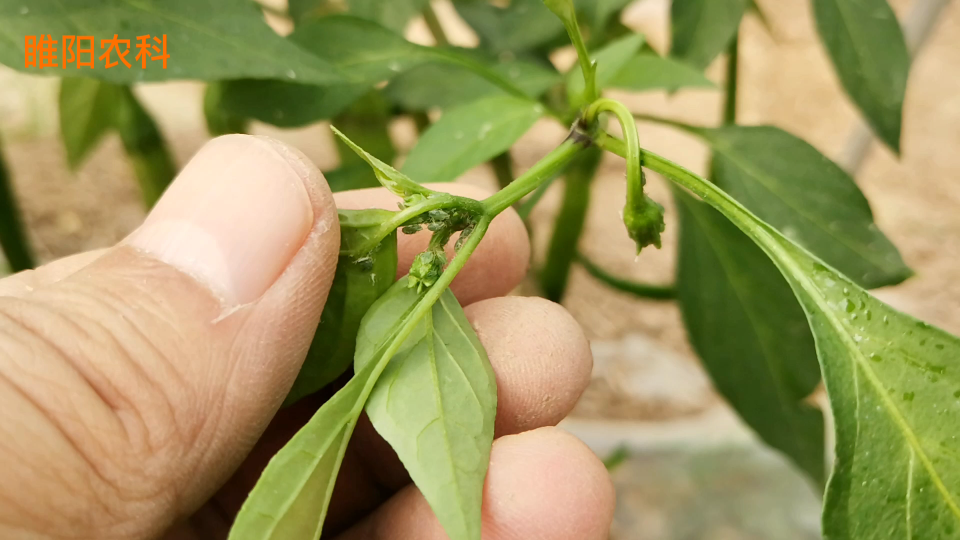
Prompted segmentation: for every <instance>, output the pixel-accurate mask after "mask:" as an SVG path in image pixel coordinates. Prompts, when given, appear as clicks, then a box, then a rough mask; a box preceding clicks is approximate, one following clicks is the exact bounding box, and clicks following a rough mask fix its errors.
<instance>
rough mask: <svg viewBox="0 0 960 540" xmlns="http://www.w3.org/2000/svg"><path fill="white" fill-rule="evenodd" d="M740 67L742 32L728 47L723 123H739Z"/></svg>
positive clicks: (736, 35) (737, 34) (734, 36)
mask: <svg viewBox="0 0 960 540" xmlns="http://www.w3.org/2000/svg"><path fill="white" fill-rule="evenodd" d="M739 67H740V33H739V32H738V33H736V34H734V35H733V39H732V40H730V45H729V46H728V48H727V81H726V89H727V92H726V97H725V101H724V106H723V124H724V125H733V124H736V123H737V80H738V78H739V77H738V74H739V73H738V72H739Z"/></svg>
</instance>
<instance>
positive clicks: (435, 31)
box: [423, 2, 450, 47]
mask: <svg viewBox="0 0 960 540" xmlns="http://www.w3.org/2000/svg"><path fill="white" fill-rule="evenodd" d="M423 20H424V21H425V22H426V23H427V28H429V29H430V34H432V35H433V40H434V41H436V42H437V46H439V47H446V46H448V45H450V39H449V38H447V33H446V32H444V31H443V25H442V24H440V18H439V17H437V12H436V11H434V10H433V6H432V5H430V2H427V5H425V6H424V7H423Z"/></svg>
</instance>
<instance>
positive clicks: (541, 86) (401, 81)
mask: <svg viewBox="0 0 960 540" xmlns="http://www.w3.org/2000/svg"><path fill="white" fill-rule="evenodd" d="M461 52H462V53H464V54H466V55H471V56H475V57H477V60H478V61H483V62H486V63H488V64H490V65H491V68H492V69H493V70H494V71H496V72H497V73H499V74H500V75H502V76H503V77H504V78H506V79H507V80H509V81H510V82H512V83H513V84H514V85H516V86H517V87H518V88H520V89H521V90H523V92H524V93H525V94H526V95H528V96H529V97H531V98H534V99H535V98H538V97H540V96H541V95H542V94H543V93H544V92H546V91H547V90H548V89H549V88H550V87H552V86H553V85H555V84H557V83H558V82H560V80H561V77H560V74H559V73H557V71H556V70H555V69H553V68H552V67H544V66H541V65H538V64H534V63H532V62H526V61H522V60H507V61H503V62H493V61H491V60H489V59H487V58H486V56H485V55H479V54H477V53H475V52H472V51H469V50H461ZM383 92H384V96H385V97H386V98H387V99H389V100H390V101H391V102H393V103H395V104H397V105H399V106H401V107H403V108H404V109H407V110H410V111H422V110H426V109H430V108H433V107H438V108H448V107H451V106H454V105H460V104H463V103H470V102H471V101H476V100H478V99H480V98H482V97H486V96H489V95H493V94H504V93H505V92H504V90H503V89H501V88H500V87H498V86H496V85H494V84H493V83H491V82H489V81H488V80H487V79H484V78H483V77H481V76H480V75H477V74H476V73H474V72H472V71H470V70H469V69H467V68H465V67H463V66H459V65H454V64H441V63H428V64H424V65H422V66H418V67H416V68H413V69H411V70H409V71H407V72H406V73H403V74H401V75H399V76H398V77H396V78H394V79H393V81H391V82H390V84H389V85H387V87H386V88H385V89H384V91H383Z"/></svg>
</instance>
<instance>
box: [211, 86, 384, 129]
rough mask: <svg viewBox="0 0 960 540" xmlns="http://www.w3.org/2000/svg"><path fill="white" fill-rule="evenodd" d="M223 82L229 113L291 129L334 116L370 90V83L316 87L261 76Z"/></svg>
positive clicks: (222, 100)
mask: <svg viewBox="0 0 960 540" xmlns="http://www.w3.org/2000/svg"><path fill="white" fill-rule="evenodd" d="M222 84H223V87H222V90H221V96H220V107H221V108H222V109H223V110H224V111H225V112H227V113H229V114H232V115H236V116H242V117H245V118H252V119H254V120H259V121H261V122H265V123H267V124H271V125H274V126H277V127H289V128H293V127H301V126H306V125H309V124H313V123H315V122H318V121H320V120H327V119H330V118H333V117H334V116H336V115H338V114H340V113H341V112H343V111H344V110H345V109H346V108H347V107H349V106H350V104H351V103H353V102H354V101H356V100H358V99H360V98H361V97H363V95H364V94H366V93H367V92H369V91H370V85H368V84H361V85H333V86H313V85H305V84H297V83H290V82H285V81H270V80H257V79H240V80H236V81H226V82H224V83H222Z"/></svg>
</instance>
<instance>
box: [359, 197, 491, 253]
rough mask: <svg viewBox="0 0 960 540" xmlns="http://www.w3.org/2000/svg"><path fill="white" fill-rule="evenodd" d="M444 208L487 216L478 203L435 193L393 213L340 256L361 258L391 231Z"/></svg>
mask: <svg viewBox="0 0 960 540" xmlns="http://www.w3.org/2000/svg"><path fill="white" fill-rule="evenodd" d="M445 208H458V209H463V210H466V211H468V212H469V213H471V214H473V215H476V216H483V215H488V210H487V207H486V206H484V205H483V203H481V202H479V201H475V200H473V199H468V198H466V197H458V196H456V195H450V194H449V193H440V192H436V193H433V194H431V195H430V196H429V197H427V198H426V199H425V200H424V201H423V202H421V203H420V204H417V205H415V206H411V207H409V208H405V209H403V210H401V211H400V212H394V214H393V217H392V218H390V220H389V221H385V222H384V223H383V224H381V225H380V227H378V228H377V231H376V232H375V233H373V234H371V235H369V237H368V238H367V239H366V240H365V241H364V243H363V244H360V245H358V246H356V247H355V248H354V249H352V250H350V251H342V252H340V255H347V256H351V257H361V256H363V255H365V254H367V253H369V252H370V251H372V250H373V249H374V248H376V247H377V246H378V245H380V242H382V241H383V239H384V238H386V237H387V236H389V235H390V233H392V232H393V231H395V230H397V229H399V228H400V227H403V226H404V225H405V224H406V223H407V222H408V221H410V220H412V219H414V218H416V217H418V216H420V215H422V214H426V213H427V212H430V211H431V210H441V209H445Z"/></svg>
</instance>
